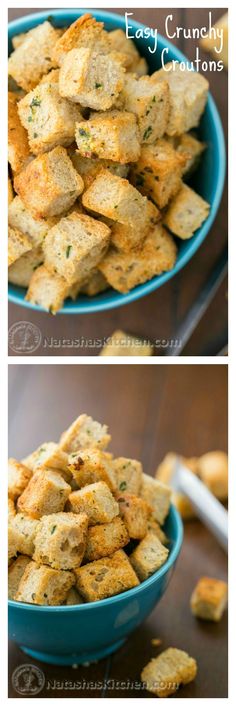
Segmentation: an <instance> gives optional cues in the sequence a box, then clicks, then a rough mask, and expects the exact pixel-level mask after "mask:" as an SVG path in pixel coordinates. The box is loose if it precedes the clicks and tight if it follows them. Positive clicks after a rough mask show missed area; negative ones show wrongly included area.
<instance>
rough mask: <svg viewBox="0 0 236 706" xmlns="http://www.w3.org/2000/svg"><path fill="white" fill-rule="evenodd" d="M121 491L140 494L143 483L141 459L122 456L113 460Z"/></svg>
mask: <svg viewBox="0 0 236 706" xmlns="http://www.w3.org/2000/svg"><path fill="white" fill-rule="evenodd" d="M112 466H113V470H114V473H115V479H116V489H117V491H118V492H119V493H132V495H139V493H140V490H141V485H142V476H143V467H142V464H141V463H140V461H136V460H135V459H132V458H125V457H124V456H120V457H119V458H115V459H114V461H113V462H112Z"/></svg>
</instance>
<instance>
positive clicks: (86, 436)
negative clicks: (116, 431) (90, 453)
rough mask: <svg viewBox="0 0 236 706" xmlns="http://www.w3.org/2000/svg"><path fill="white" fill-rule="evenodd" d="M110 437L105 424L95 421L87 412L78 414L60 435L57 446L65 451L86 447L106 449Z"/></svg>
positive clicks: (70, 451) (71, 451)
mask: <svg viewBox="0 0 236 706" xmlns="http://www.w3.org/2000/svg"><path fill="white" fill-rule="evenodd" d="M110 439H111V437H110V434H108V428H107V426H106V424H100V422H96V421H95V420H94V419H92V417H88V415H87V414H80V416H79V417H77V419H75V421H74V422H72V424H71V426H70V427H69V428H68V429H66V431H64V432H63V434H62V435H61V438H60V442H59V446H60V448H61V449H62V451H66V452H67V453H73V451H78V449H87V448H95V449H106V447H107V446H108V444H109V441H110Z"/></svg>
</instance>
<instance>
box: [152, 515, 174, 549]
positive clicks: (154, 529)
mask: <svg viewBox="0 0 236 706" xmlns="http://www.w3.org/2000/svg"><path fill="white" fill-rule="evenodd" d="M147 531H148V532H152V533H153V534H155V535H156V537H158V539H159V540H160V542H161V543H162V544H168V543H169V539H168V537H167V536H166V534H165V532H163V529H162V528H161V527H160V525H159V522H157V521H156V520H155V519H154V517H153V515H149V517H148V521H147Z"/></svg>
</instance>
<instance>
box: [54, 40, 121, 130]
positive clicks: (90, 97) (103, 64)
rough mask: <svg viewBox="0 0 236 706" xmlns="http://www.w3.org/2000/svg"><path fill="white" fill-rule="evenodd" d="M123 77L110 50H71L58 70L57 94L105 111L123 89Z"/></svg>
mask: <svg viewBox="0 0 236 706" xmlns="http://www.w3.org/2000/svg"><path fill="white" fill-rule="evenodd" d="M123 77H124V69H123V67H122V65H121V63H120V61H119V60H118V59H117V58H116V56H115V55H113V54H112V53H111V54H106V55H104V54H99V53H98V52H96V51H92V49H85V48H81V49H72V50H71V51H69V52H68V53H67V55H66V57H65V59H64V61H63V64H62V67H61V69H60V75H59V91H60V95H61V96H62V97H63V98H68V99H69V100H70V101H73V102H74V103H80V105H82V106H84V107H85V108H86V107H89V108H93V109H94V110H108V109H109V108H111V107H112V105H113V103H115V101H116V99H117V97H118V95H119V93H120V92H121V90H122V88H123V84H124V78H123ZM78 122H79V119H78Z"/></svg>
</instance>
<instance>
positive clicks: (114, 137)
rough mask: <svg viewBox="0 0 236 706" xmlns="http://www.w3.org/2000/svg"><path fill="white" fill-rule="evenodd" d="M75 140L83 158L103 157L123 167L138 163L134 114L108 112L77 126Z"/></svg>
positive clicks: (136, 130)
mask: <svg viewBox="0 0 236 706" xmlns="http://www.w3.org/2000/svg"><path fill="white" fill-rule="evenodd" d="M75 139H76V143H77V146H78V150H79V153H80V154H81V155H82V156H83V157H92V156H94V157H101V158H102V159H111V160H112V161H115V162H121V164H127V163H128V162H137V160H138V158H139V156H140V142H139V129H138V125H137V120H136V117H135V115H134V114H133V113H127V112H125V111H119V110H109V111H107V112H106V113H97V114H96V113H95V114H94V115H92V116H91V117H90V118H89V120H87V121H83V122H80V123H77V124H76V130H75Z"/></svg>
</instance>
